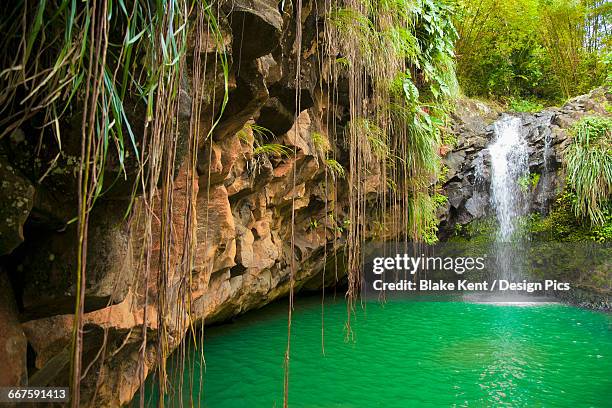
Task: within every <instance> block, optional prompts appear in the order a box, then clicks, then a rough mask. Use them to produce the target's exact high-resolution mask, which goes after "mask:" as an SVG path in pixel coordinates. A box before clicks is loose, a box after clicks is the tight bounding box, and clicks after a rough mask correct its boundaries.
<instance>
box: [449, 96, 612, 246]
mask: <svg viewBox="0 0 612 408" xmlns="http://www.w3.org/2000/svg"><path fill="white" fill-rule="evenodd" d="M611 102H612V93H610V91H609V90H608V89H606V88H599V89H596V90H594V91H592V92H591V93H589V94H587V95H582V96H579V97H576V98H574V99H572V100H570V101H568V102H567V103H566V104H565V105H564V106H562V107H560V108H549V109H545V110H543V111H541V112H538V113H533V114H530V113H512V115H513V116H517V117H519V118H520V119H521V122H522V129H521V131H522V132H523V135H524V137H525V140H526V141H527V145H528V153H529V172H530V173H531V174H533V175H538V176H537V177H538V178H537V183H536V184H535V185H533V186H529V189H528V194H527V197H526V198H525V200H526V203H525V204H526V206H527V210H528V211H529V212H540V213H542V214H546V213H547V212H548V209H549V208H550V205H551V204H552V203H553V202H554V200H555V198H556V197H557V196H558V195H559V193H561V191H562V190H563V187H564V185H565V174H564V171H563V156H564V152H565V149H566V147H567V145H568V143H569V142H570V140H569V136H570V133H569V132H570V130H571V127H572V125H573V124H574V123H575V122H576V121H577V120H579V119H580V118H581V117H583V116H586V115H609V114H610V113H609V112H608V111H607V109H606V107H609V106H610V103H611ZM502 115H503V113H502V112H499V111H496V110H495V109H494V108H491V107H489V106H487V105H485V104H483V103H482V102H478V101H472V100H463V101H460V102H459V103H458V105H457V109H456V111H455V113H454V115H453V133H454V134H455V135H456V137H457V145H456V147H455V148H454V149H453V150H452V151H450V152H449V153H447V154H446V155H445V156H444V163H445V165H446V166H447V167H448V171H447V173H446V182H445V184H444V186H443V189H444V194H445V195H446V196H447V197H448V202H447V203H446V206H445V208H443V209H441V211H440V238H441V239H442V240H444V239H445V238H447V237H449V236H451V235H452V234H453V233H454V230H455V227H456V225H458V224H459V225H465V224H468V223H470V222H471V221H473V220H476V219H480V218H483V217H486V216H488V215H490V214H491V211H492V210H491V198H490V180H491V177H490V172H491V157H490V154H489V151H488V149H487V146H488V145H489V144H490V143H491V142H492V141H493V139H494V137H495V133H494V128H493V123H494V122H495V121H496V120H498V119H500V118H501V117H502Z"/></svg>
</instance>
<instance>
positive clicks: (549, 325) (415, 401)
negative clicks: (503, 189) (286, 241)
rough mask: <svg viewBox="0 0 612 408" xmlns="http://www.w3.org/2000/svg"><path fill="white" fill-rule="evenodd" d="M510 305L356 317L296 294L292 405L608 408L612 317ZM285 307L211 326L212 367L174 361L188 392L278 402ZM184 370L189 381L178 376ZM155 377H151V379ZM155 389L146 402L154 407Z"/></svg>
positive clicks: (419, 304) (226, 404) (398, 302)
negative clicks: (348, 324) (348, 329)
mask: <svg viewBox="0 0 612 408" xmlns="http://www.w3.org/2000/svg"><path fill="white" fill-rule="evenodd" d="M521 306H523V307H516V306H515V305H508V304H505V303H504V307H500V306H498V305H495V304H487V303H470V302H461V301H444V302H440V301H436V297H433V296H431V297H428V298H426V300H424V301H413V300H406V299H394V300H390V301H389V302H388V303H386V304H379V303H376V302H368V303H366V304H365V309H364V310H358V311H357V312H356V313H355V316H354V317H353V319H352V323H351V324H352V329H353V334H354V339H355V340H354V341H352V342H346V341H345V334H346V333H345V331H344V329H345V327H344V324H345V321H346V305H345V304H344V302H340V301H338V302H333V301H331V300H328V301H327V302H326V307H325V355H323V354H322V345H321V341H322V338H321V306H320V299H316V298H314V299H306V300H305V299H298V300H297V303H296V310H295V313H294V320H293V326H292V331H293V333H294V336H293V337H292V342H291V350H292V353H291V373H290V394H289V395H290V397H289V398H290V406H291V407H308V408H312V407H325V408H329V407H364V408H365V407H368V408H369V407H385V408H386V407H407V406H410V407H439V406H470V407H474V406H476V407H489V406H512V407H534V406H546V407H549V406H572V407H574V406H576V407H577V406H594V407H601V406H609V398H608V397H609V392H610V390H611V389H612V332H611V331H610V330H609V325H610V315H607V314H603V313H597V312H591V311H586V310H581V309H576V308H573V307H568V306H564V305H558V304H543V303H537V304H536V305H535V306H529V307H527V306H526V305H525V304H521ZM286 324H287V320H286V304H279V305H274V306H271V307H267V308H264V309H262V310H259V311H257V312H256V313H253V314H250V315H247V316H245V317H243V318H241V319H239V320H238V321H237V322H236V323H234V324H228V325H223V326H219V327H215V328H209V329H207V331H206V338H205V342H204V349H205V350H204V351H205V354H206V372H205V373H204V383H203V384H202V392H201V393H200V392H199V386H200V384H199V378H200V374H201V366H200V364H199V361H197V359H196V360H189V359H190V358H193V357H195V356H196V355H197V350H194V349H193V348H190V349H188V350H187V354H186V358H187V359H188V361H187V363H186V364H185V366H186V367H188V369H186V370H184V371H180V370H173V369H172V368H171V369H170V378H171V379H172V380H171V381H172V385H173V389H174V392H173V393H172V394H171V395H169V396H168V397H167V402H168V404H169V406H178V403H179V401H180V400H181V399H182V400H183V402H185V403H186V404H187V406H189V405H190V403H189V400H190V399H191V397H193V398H194V399H195V401H196V403H195V406H197V405H198V403H201V404H202V405H201V406H204V407H209V408H239V407H273V406H276V407H280V406H282V402H283V401H282V394H283V353H284V350H285V345H286V333H287V327H286ZM181 376H182V377H183V387H182V389H181V388H180V387H179V383H180V381H179V379H180V377H181ZM150 384H152V382H151V383H150ZM156 398H157V396H156V394H155V393H154V392H150V393H149V394H148V397H147V406H155V404H156Z"/></svg>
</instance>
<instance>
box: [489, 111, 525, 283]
mask: <svg viewBox="0 0 612 408" xmlns="http://www.w3.org/2000/svg"><path fill="white" fill-rule="evenodd" d="M494 130H495V140H494V141H493V143H491V144H490V145H489V146H488V150H489V154H490V156H491V204H492V207H493V209H494V210H495V215H496V217H497V221H498V224H499V227H498V230H497V236H496V243H495V258H496V261H497V275H498V277H500V278H504V279H510V278H517V277H519V276H520V271H519V270H517V267H518V264H517V263H516V262H514V260H515V259H516V256H518V255H519V254H518V253H517V250H518V248H517V247H516V245H514V244H512V243H511V241H512V238H513V235H514V232H515V230H516V227H517V221H518V220H519V217H520V216H521V215H524V214H525V212H526V206H525V204H524V200H523V193H522V192H521V189H520V186H519V180H520V178H521V177H525V176H527V175H528V174H529V153H528V150H527V142H526V140H525V138H524V134H523V132H522V121H521V119H520V118H517V117H513V116H508V115H505V116H504V117H502V118H501V119H500V120H498V121H497V122H495V124H494Z"/></svg>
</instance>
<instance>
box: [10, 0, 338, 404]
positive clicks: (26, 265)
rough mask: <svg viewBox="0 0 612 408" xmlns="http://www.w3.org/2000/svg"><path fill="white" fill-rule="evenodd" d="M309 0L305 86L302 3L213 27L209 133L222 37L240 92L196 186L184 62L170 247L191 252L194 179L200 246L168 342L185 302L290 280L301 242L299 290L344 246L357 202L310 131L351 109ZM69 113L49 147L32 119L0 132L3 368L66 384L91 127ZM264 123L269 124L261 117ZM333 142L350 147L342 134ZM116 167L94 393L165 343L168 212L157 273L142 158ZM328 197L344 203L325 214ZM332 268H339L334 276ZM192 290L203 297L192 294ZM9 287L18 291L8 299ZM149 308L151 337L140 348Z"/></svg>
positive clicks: (254, 292) (259, 9)
mask: <svg viewBox="0 0 612 408" xmlns="http://www.w3.org/2000/svg"><path fill="white" fill-rule="evenodd" d="M313 6H314V3H313V4H309V5H308V6H306V7H305V8H304V10H303V18H304V21H306V23H305V24H304V32H303V33H302V34H303V35H302V38H303V42H302V49H303V50H304V53H305V54H307V55H304V56H303V61H302V70H301V81H300V83H301V89H299V90H296V89H295V85H294V83H295V76H296V75H295V69H296V67H295V61H294V59H295V55H294V54H295V53H294V51H293V49H294V38H295V33H294V27H295V20H294V19H293V16H292V15H291V13H290V12H289V13H287V12H285V14H284V15H281V13H280V12H279V10H278V8H277V5H276V3H275V2H268V1H265V0H258V1H237V2H233V3H232V5H231V7H230V6H229V5H228V7H227V8H222V9H221V10H220V14H219V15H220V16H221V17H220V19H219V27H220V29H221V31H222V34H223V35H222V37H223V41H224V44H214V41H210V42H208V41H207V42H205V45H203V46H202V47H201V55H202V57H203V58H206V59H207V60H208V61H209V63H208V64H207V65H206V79H205V83H204V91H203V92H204V94H203V96H202V97H203V105H204V106H203V111H204V112H205V120H204V122H206V123H208V124H207V125H206V126H205V128H204V129H203V134H207V133H208V131H209V130H210V128H211V126H210V123H212V122H213V120H214V118H213V115H212V112H213V111H214V112H218V111H219V106H220V104H221V101H222V99H223V93H224V90H223V72H222V67H221V66H220V64H219V63H214V61H215V56H218V55H220V53H221V47H222V46H223V47H225V49H226V56H227V58H228V61H229V64H230V68H229V69H230V71H229V81H228V85H229V99H228V102H227V106H226V107H225V110H224V113H223V115H222V116H221V118H220V120H219V123H218V125H217V126H216V127H215V128H214V131H212V134H211V136H210V137H209V138H207V139H205V140H204V139H203V140H202V141H201V142H200V147H199V152H198V162H197V171H198V179H197V183H196V184H195V185H193V186H189V184H188V183H191V181H190V180H189V179H188V178H187V170H186V166H187V164H186V163H183V160H184V157H185V149H186V147H185V141H186V129H187V128H188V125H189V121H190V116H191V113H190V111H189V108H188V107H189V106H190V105H191V98H192V97H193V96H192V92H191V87H190V85H189V82H190V79H191V78H190V70H189V67H188V68H187V69H186V72H185V75H184V76H185V78H186V80H185V81H184V83H185V84H184V88H183V89H182V91H181V109H180V110H179V117H178V128H179V131H180V135H179V140H178V143H177V144H178V148H177V169H176V178H175V182H174V201H173V207H172V214H173V220H172V223H173V229H172V242H173V244H174V245H173V249H172V254H173V255H172V257H171V258H172V259H171V263H172V264H173V265H174V266H175V267H176V266H178V265H179V264H180V263H181V262H182V261H183V260H182V252H181V251H182V249H181V248H182V247H183V245H182V244H183V239H184V232H185V231H184V229H185V225H184V218H185V214H186V212H187V210H188V206H189V205H190V203H189V200H188V199H187V190H188V189H189V188H188V187H191V188H193V189H195V191H196V192H197V199H196V202H195V210H196V214H197V223H196V224H197V225H196V228H197V233H196V235H197V246H196V248H195V268H194V270H193V271H192V274H191V277H190V279H189V282H188V284H189V285H190V288H189V290H188V291H187V290H186V288H185V287H184V285H185V281H184V280H182V279H181V276H179V274H178V273H174V272H173V273H171V274H170V276H169V277H168V284H167V289H166V294H165V298H166V299H167V305H168V306H167V309H166V310H164V313H163V316H161V318H163V319H164V321H165V326H166V327H167V329H168V333H167V334H168V336H167V347H168V350H169V351H172V350H173V349H175V348H176V347H177V346H178V345H179V344H180V343H181V341H182V340H183V336H184V335H185V333H186V330H187V328H186V327H185V325H184V321H186V316H187V314H189V315H190V316H191V319H192V320H193V321H194V322H196V323H197V324H200V322H205V323H206V324H209V323H213V322H215V321H221V320H226V319H228V318H231V317H233V316H236V315H238V314H241V313H244V312H245V311H247V310H250V309H253V308H257V307H261V306H263V305H265V304H267V303H269V302H271V301H273V300H274V299H277V298H279V297H281V296H285V295H286V294H287V292H288V290H289V284H290V274H291V272H292V268H291V264H292V254H293V253H295V259H293V261H294V264H295V265H296V268H295V270H294V273H295V287H296V290H299V289H300V288H302V287H303V286H305V285H306V286H307V287H309V288H311V289H315V288H318V287H320V286H321V285H322V282H321V275H320V272H321V270H322V269H323V266H324V262H328V264H329V265H330V270H331V269H332V268H333V266H332V265H334V260H335V255H334V254H335V252H336V250H340V247H341V245H342V242H343V238H342V234H341V231H340V229H339V228H338V227H337V226H338V225H342V222H343V220H344V217H345V215H344V211H345V207H346V205H347V197H346V191H347V188H346V185H345V182H344V181H343V180H336V182H334V181H333V179H332V175H331V173H329V172H326V170H325V165H324V156H323V155H322V154H321V148H320V146H317V145H316V143H315V141H314V138H313V133H315V132H316V133H317V135H318V138H319V139H321V137H322V138H325V139H327V138H328V135H326V134H325V131H324V128H325V127H324V126H323V124H322V123H321V120H322V118H324V117H326V115H328V114H330V115H336V117H337V120H338V123H339V124H342V122H343V121H345V120H346V118H345V117H344V115H345V113H344V109H343V108H342V107H341V106H335V105H326V104H325V103H324V102H323V101H327V100H328V98H327V96H326V94H325V93H324V92H323V91H322V88H321V87H320V84H319V80H318V77H319V73H318V69H319V66H318V64H317V63H316V62H317V60H316V57H315V56H314V53H313V52H311V51H309V50H312V49H315V47H316V46H317V38H316V25H317V22H316V21H315V19H314V17H313V15H311V13H310V12H309V10H310V9H311V8H312V7H313ZM189 41H190V42H191V43H193V39H189ZM211 61H212V62H211ZM188 65H189V64H188ZM298 91H299V92H298ZM296 93H298V94H299V96H300V100H299V104H296ZM298 106H299V111H298ZM129 113H130V114H132V115H133V117H134V120H133V122H135V123H138V122H142V119H143V118H144V112H143V110H142V106H140V105H138V103H137V102H134V106H133V108H132V109H130V110H129ZM77 116H78V115H77ZM75 123H76V122H75ZM63 126H65V131H64V132H63V133H64V134H65V135H66V136H65V140H63V141H62V144H63V145H62V149H61V151H60V149H59V146H55V145H53V144H52V143H51V142H50V141H43V142H44V145H43V149H42V154H41V149H38V148H37V147H38V146H37V140H33V138H31V137H29V132H30V131H32V129H28V128H27V127H24V128H23V129H18V130H17V131H16V132H14V133H13V134H12V135H11V137H9V138H6V140H3V141H2V145H1V147H0V172H1V174H2V180H3V184H2V187H1V188H2V189H3V191H4V192H5V193H3V195H2V205H3V207H2V212H1V213H0V215H1V216H2V217H3V219H4V220H5V221H4V222H3V223H2V229H1V230H0V234H1V235H0V237H1V240H0V243H1V246H0V251H1V254H2V255H4V257H3V259H2V270H1V271H0V273H2V276H1V278H2V280H0V292H2V294H3V297H2V299H3V301H2V303H3V305H2V306H3V308H2V309H0V314H1V315H2V316H3V318H2V324H3V325H6V326H7V327H3V333H2V335H0V340H2V342H0V345H1V346H2V347H3V349H2V350H3V353H2V357H1V358H2V359H3V361H4V364H3V366H4V367H9V373H10V376H9V377H10V378H9V377H6V378H5V377H0V381H2V383H3V385H4V384H6V385H8V384H17V383H19V384H25V383H26V382H27V383H28V384H29V385H31V386H46V385H62V386H65V385H66V384H68V377H69V369H70V347H71V336H72V321H73V314H72V313H73V310H74V304H75V293H76V279H75V271H76V269H77V266H76V258H77V257H76V247H77V245H76V243H77V234H76V225H75V223H74V222H73V221H74V220H73V219H74V217H75V216H76V212H75V211H76V208H77V206H76V202H77V178H76V177H77V174H78V160H77V159H76V158H77V157H78V152H79V146H80V135H79V132H78V125H75V124H72V123H70V122H67V123H65V124H63ZM261 129H266V130H265V132H263V133H262V131H261ZM135 131H142V129H136V128H135ZM319 143H320V140H319ZM325 143H326V144H329V141H325ZM264 144H279V145H284V146H287V148H288V149H287V150H288V151H291V152H292V153H291V154H280V155H279V154H271V153H268V154H266V153H265V150H263V149H257V148H258V147H261V146H262V145H264ZM331 148H332V149H336V153H337V154H338V155H341V154H342V151H341V149H340V148H338V147H337V146H334V145H333V143H331ZM293 152H295V154H294V153H293ZM50 163H51V164H52V166H49V164H50ZM48 168H51V170H50V171H47V169H48ZM108 169H109V170H108V172H107V173H108V174H107V176H106V177H105V183H106V182H107V180H108V185H106V184H105V189H106V190H107V192H106V193H105V195H104V196H103V197H102V198H101V199H100V200H99V201H98V202H97V203H96V206H95V207H94V209H93V210H92V213H91V216H90V225H89V236H88V257H87V262H88V263H87V281H86V284H85V286H86V297H85V312H86V313H85V317H84V320H85V333H84V350H83V367H84V378H83V385H82V401H81V402H82V404H83V405H93V406H120V405H123V404H126V403H128V402H129V401H130V400H131V399H132V397H133V396H134V394H135V392H136V391H137V389H138V387H139V382H140V368H141V366H142V364H141V360H142V357H143V356H144V369H145V370H146V373H145V374H147V373H148V372H149V371H150V370H151V369H152V368H153V366H154V365H155V364H156V361H157V360H156V355H157V353H158V350H159V349H158V347H157V343H156V336H157V329H158V327H159V321H158V319H159V318H160V317H159V315H158V312H159V310H158V309H157V305H156V306H154V303H155V302H153V300H152V299H155V296H157V286H156V284H155V282H156V281H157V277H158V275H157V270H158V258H159V256H158V254H159V252H158V251H159V238H160V232H159V220H158V219H153V224H154V225H153V226H152V231H153V256H152V257H151V266H150V271H151V272H150V276H149V277H148V279H146V278H145V273H144V269H143V266H142V265H143V259H142V256H143V251H142V249H143V234H142V231H143V228H144V225H143V223H144V221H143V219H144V214H145V208H144V205H145V204H144V203H143V201H142V199H140V198H138V197H137V198H136V200H135V201H134V203H133V206H134V210H133V211H132V212H131V216H130V217H129V218H126V217H125V214H126V212H127V209H128V207H129V204H130V195H131V186H132V185H133V182H134V175H135V173H136V171H135V170H136V169H130V168H129V167H128V168H127V171H126V172H127V177H123V175H122V176H121V177H117V175H120V172H119V170H118V166H117V159H116V158H115V157H112V156H111V157H109V159H108ZM332 209H333V212H334V214H335V215H336V219H335V220H332V221H329V220H328V214H329V213H330V212H331V211H332ZM292 219H293V221H294V222H292ZM292 225H293V227H292ZM292 234H293V236H294V244H295V251H294V252H293V251H292V248H291V236H292ZM324 254H327V255H326V256H325V255H324ZM175 269H178V267H176V268H175ZM9 278H10V284H9ZM335 283H336V278H335V276H334V277H330V278H329V281H328V282H327V284H330V285H333V284H335ZM188 292H189V293H190V300H191V302H190V304H189V306H188V307H186V306H185V304H186V302H188V300H187V293H188ZM145 293H147V296H148V298H149V302H148V303H145V299H144V298H145ZM4 294H6V298H7V299H12V298H14V300H11V302H9V303H7V305H6V307H4V306H5V305H4V299H5V297H4ZM145 319H146V321H147V327H148V330H147V338H148V339H149V340H148V342H147V344H146V350H144V353H143V350H142V349H141V346H142V338H143V333H142V326H143V321H145ZM181 322H183V323H181ZM26 339H27V343H26ZM26 345H28V348H29V353H26ZM26 354H27V356H28V357H27V358H26ZM26 366H27V368H26ZM28 377H29V378H28Z"/></svg>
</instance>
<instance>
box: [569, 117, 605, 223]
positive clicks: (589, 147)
mask: <svg viewBox="0 0 612 408" xmlns="http://www.w3.org/2000/svg"><path fill="white" fill-rule="evenodd" d="M566 164H567V180H568V185H569V186H570V188H571V189H572V190H573V191H574V192H575V193H576V198H575V200H574V201H573V205H572V207H573V209H574V213H575V214H576V216H578V217H584V218H587V219H588V220H590V221H591V223H593V224H596V225H602V224H603V223H604V221H605V214H604V210H603V207H604V206H605V205H606V204H607V203H608V202H609V200H610V196H611V194H612V119H610V118H604V117H596V116H590V117H585V118H583V119H581V120H580V121H578V122H577V123H576V124H575V125H574V127H573V139H572V144H571V145H570V146H569V147H568V149H567V152H566Z"/></svg>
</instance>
